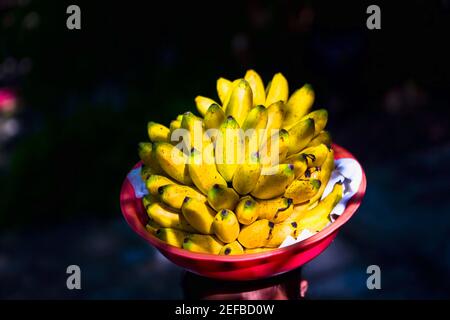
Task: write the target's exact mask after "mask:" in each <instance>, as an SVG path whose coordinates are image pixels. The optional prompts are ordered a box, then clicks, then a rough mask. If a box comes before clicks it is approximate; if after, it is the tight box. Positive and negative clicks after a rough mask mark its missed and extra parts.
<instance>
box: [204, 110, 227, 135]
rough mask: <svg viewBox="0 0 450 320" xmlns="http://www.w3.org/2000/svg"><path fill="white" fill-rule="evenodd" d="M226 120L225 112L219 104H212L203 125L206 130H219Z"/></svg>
mask: <svg viewBox="0 0 450 320" xmlns="http://www.w3.org/2000/svg"><path fill="white" fill-rule="evenodd" d="M224 120H225V112H223V109H222V108H221V107H220V106H219V105H218V104H212V105H211V106H210V107H209V109H208V111H207V112H206V114H205V117H204V119H203V123H204V124H205V129H207V130H208V129H218V128H219V127H220V125H221V124H222V122H223V121H224Z"/></svg>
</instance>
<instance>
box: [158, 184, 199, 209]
mask: <svg viewBox="0 0 450 320" xmlns="http://www.w3.org/2000/svg"><path fill="white" fill-rule="evenodd" d="M158 193H159V198H160V199H161V201H162V202H163V203H164V204H166V205H168V206H169V207H172V208H174V209H178V210H179V209H181V206H182V205H183V200H184V198H185V197H190V198H194V199H197V200H199V201H202V202H206V201H207V200H206V197H205V196H204V195H203V194H201V193H200V191H197V190H195V189H193V188H191V187H188V186H182V185H179V184H167V185H165V186H161V187H159V188H158Z"/></svg>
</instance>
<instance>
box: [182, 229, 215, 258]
mask: <svg viewBox="0 0 450 320" xmlns="http://www.w3.org/2000/svg"><path fill="white" fill-rule="evenodd" d="M222 247H223V243H222V242H221V241H220V240H218V239H217V238H215V237H214V236H209V235H204V234H190V235H188V236H186V237H185V238H184V241H183V249H186V250H189V251H192V252H199V253H212V254H219V252H220V250H221V249H222Z"/></svg>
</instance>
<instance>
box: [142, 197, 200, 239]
mask: <svg viewBox="0 0 450 320" xmlns="http://www.w3.org/2000/svg"><path fill="white" fill-rule="evenodd" d="M146 210H147V214H148V217H149V218H150V219H151V220H153V221H155V222H156V223H157V224H159V225H160V226H161V227H163V228H174V229H178V230H183V231H187V232H195V229H193V228H192V226H191V225H190V224H189V222H188V221H186V219H184V217H183V216H182V215H180V214H179V213H178V212H177V211H175V210H174V209H172V208H169V207H168V206H166V205H164V204H162V203H160V202H153V203H151V204H150V205H149V206H148V207H147V208H146Z"/></svg>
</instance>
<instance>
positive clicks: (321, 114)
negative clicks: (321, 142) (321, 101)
mask: <svg viewBox="0 0 450 320" xmlns="http://www.w3.org/2000/svg"><path fill="white" fill-rule="evenodd" d="M305 119H313V120H314V137H315V136H317V135H318V134H319V133H320V132H321V131H322V130H323V129H324V128H325V126H326V125H327V122H328V111H327V110H325V109H319V110H315V111H313V112H310V113H308V114H307V115H306V116H304V117H303V118H302V119H301V120H305ZM301 120H300V121H301Z"/></svg>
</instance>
